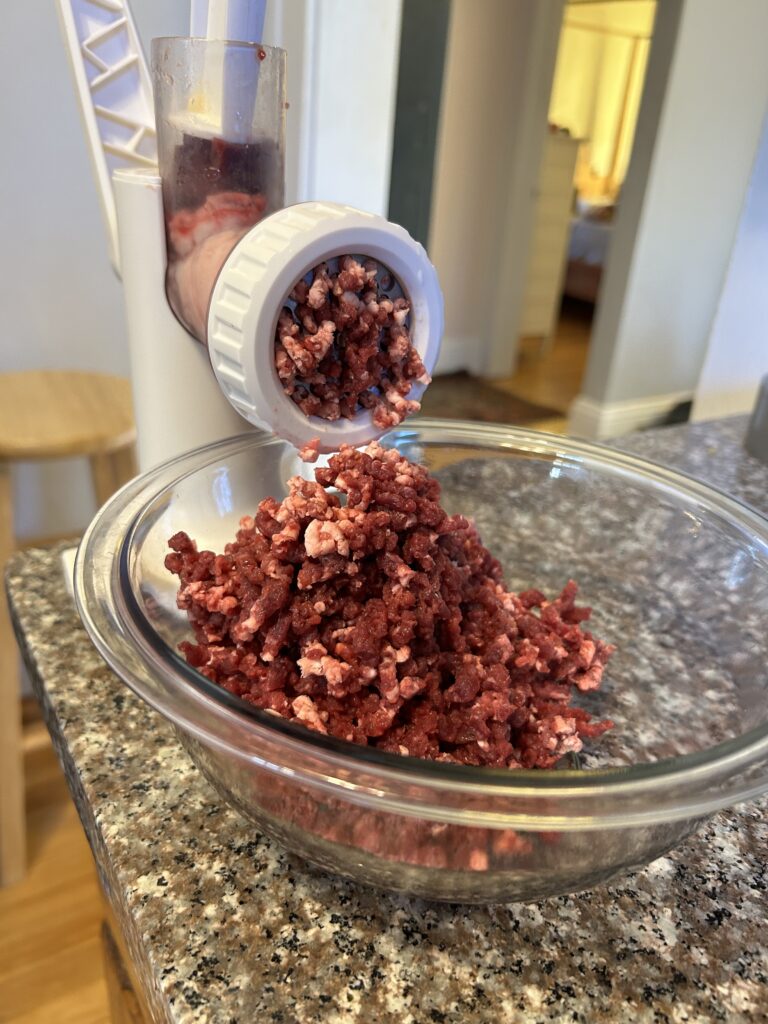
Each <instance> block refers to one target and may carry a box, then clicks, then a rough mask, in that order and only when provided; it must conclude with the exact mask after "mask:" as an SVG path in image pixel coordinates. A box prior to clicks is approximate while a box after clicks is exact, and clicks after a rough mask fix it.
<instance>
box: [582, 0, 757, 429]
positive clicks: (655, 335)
mask: <svg viewBox="0 0 768 1024" xmlns="http://www.w3.org/2000/svg"><path fill="white" fill-rule="evenodd" d="M677 7H679V4H678V3H675V2H667V3H662V4H660V5H659V13H658V18H657V23H656V30H655V39H654V45H653V47H652V50H651V57H650V62H649V69H648V76H647V79H646V82H647V83H648V88H647V90H646V95H645V96H644V99H643V104H642V107H641V112H640V117H639V120H638V130H637V135H636V142H635V152H634V154H633V158H632V162H631V164H630V168H629V172H628V176H627V180H626V183H625V187H624V191H623V195H622V203H621V208H620V211H619V216H618V220H617V223H616V228H615V232H614V237H613V240H612V243H611V250H610V256H609V262H608V267H607V272H606V276H605V280H604V285H603V290H602V294H601V297H600V298H601V301H600V304H599V308H598V315H597V320H596V324H595V328H594V331H593V336H592V344H591V350H590V357H589V364H588V368H587V373H586V377H585V381H584V384H583V388H582V391H583V394H582V396H581V397H580V398H579V399H577V402H576V404H575V406H574V410H573V415H572V420H571V424H572V429H574V431H576V432H579V433H582V434H591V435H595V434H599V435H603V436H604V435H605V434H606V433H609V432H615V428H616V427H617V425H619V424H620V423H621V424H623V425H625V426H626V427H627V428H630V427H634V426H637V425H640V421H641V420H642V417H643V415H646V414H647V416H648V417H649V418H650V420H651V421H652V420H653V419H654V418H655V417H656V416H657V415H658V414H659V413H661V412H663V411H664V407H665V404H666V405H671V404H674V402H675V401H677V400H679V399H680V398H681V397H690V396H691V395H692V393H693V390H694V388H695V385H696V381H697V379H698V375H699V371H700V369H701V365H702V362H703V359H704V353H705V348H706V342H707V338H708V335H709V331H710V327H711V324H712V321H713V318H714V314H715V308H716V304H717V299H718V296H719V294H720V290H721V287H722V283H723V280H724V276H725V271H726V268H727V265H728V258H729V254H730V250H731V245H732V243H733V238H734V235H735V231H736V225H737V223H738V218H739V213H740V210H741V206H742V202H743V200H744V194H745V190H746V187H747V183H748V181H749V175H750V171H751V167H752V162H753V159H754V155H755V152H756V149H757V144H758V139H759V136H760V130H761V125H762V119H763V115H764V112H765V108H766V100H768V62H767V61H766V60H765V53H764V50H765V45H764V44H765V39H766V38H768V4H766V3H765V2H764V0H740V2H739V3H738V4H723V3H722V2H721V0H684V2H683V3H682V12H681V15H680V21H679V27H678V31H677V36H676V39H675V40H674V48H673V52H672V55H671V63H669V61H668V60H667V59H666V58H667V56H668V55H667V54H666V53H665V50H666V48H668V47H669V45H670V43H671V42H672V40H670V39H669V37H668V36H669V32H670V31H672V32H674V21H675V14H676V11H675V8H677ZM667 75H668V80H667V88H666V91H664V89H663V86H664V80H665V79H666V78H667ZM622 403H624V404H625V405H626V406H627V413H628V418H626V419H622V415H623V414H622V412H621V405H622ZM606 410H607V412H606ZM632 410H634V412H633V411H632ZM642 410H645V412H642ZM633 416H634V417H635V418H634V420H633ZM637 416H640V421H638V420H637Z"/></svg>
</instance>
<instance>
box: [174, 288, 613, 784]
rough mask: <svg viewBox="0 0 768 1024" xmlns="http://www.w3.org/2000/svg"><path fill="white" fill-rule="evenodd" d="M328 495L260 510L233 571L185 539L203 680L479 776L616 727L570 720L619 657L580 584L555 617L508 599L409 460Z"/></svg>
mask: <svg viewBox="0 0 768 1024" xmlns="http://www.w3.org/2000/svg"><path fill="white" fill-rule="evenodd" d="M351 272H352V271H351V270H350V273H351ZM315 478H316V479H315V481H308V480H304V479H302V478H300V477H295V478H294V479H292V480H290V481H289V485H288V486H289V494H288V497H287V498H285V500H284V501H283V502H282V503H279V502H277V501H276V500H275V499H273V498H267V499H265V500H264V501H262V502H261V504H260V505H259V507H258V509H257V511H256V514H255V516H253V517H249V516H247V517H245V518H244V519H242V520H241V523H240V529H239V531H238V533H237V537H236V539H235V540H234V541H233V542H232V543H230V544H228V545H227V546H226V548H225V551H224V553H223V554H219V555H217V554H214V553H213V552H211V551H198V550H197V549H196V546H195V544H194V542H193V541H191V540H190V538H189V537H188V536H187V535H186V534H184V533H178V534H176V535H175V536H174V537H172V538H171V540H170V542H169V543H170V547H171V548H172V553H171V554H169V555H168V556H167V557H166V562H165V564H166V566H167V568H168V569H169V570H170V571H171V572H173V573H175V574H177V575H178V576H179V578H180V581H181V585H180V589H179V592H178V604H179V607H180V608H183V609H184V610H185V611H186V612H187V614H188V616H189V620H190V622H191V624H192V628H193V630H194V634H195V640H196V642H195V643H190V642H185V643H183V644H182V645H181V649H182V651H183V653H184V655H185V656H186V658H187V660H188V661H189V663H190V664H191V665H193V666H195V667H196V668H197V669H198V670H199V671H200V672H202V673H203V674H204V675H206V676H207V677H208V678H210V679H212V680H213V681H214V682H216V683H218V684H219V685H220V686H222V687H223V688H224V689H226V690H228V691H229V692H230V693H233V694H236V695H238V696H240V697H242V699H243V700H245V701H248V702H249V703H251V704H254V705H255V706H257V707H259V708H263V709H265V710H268V711H272V712H275V713H277V714H279V715H281V716H283V717H285V718H288V719H294V720H296V721H298V722H301V723H303V724H304V725H305V726H306V727H308V728H310V729H315V730H317V731H319V732H322V733H327V734H329V735H331V736H335V737H337V738H339V739H343V740H349V741H352V742H355V743H361V744H369V745H371V746H375V747H378V748H379V749H382V750H386V751H390V752H392V753H396V754H409V755H411V756H413V757H421V758H432V759H436V760H440V761H450V762H457V763H460V764H466V765H477V766H493V767H507V768H519V767H523V768H551V767H553V766H554V765H555V764H556V763H557V761H558V760H559V759H560V758H561V757H562V756H563V755H564V754H566V753H568V752H570V751H578V750H579V749H581V746H582V742H583V740H584V738H586V737H594V736H598V735H600V734H601V733H602V732H604V731H605V730H606V729H608V728H610V726H611V724H612V723H611V722H608V721H603V722H593V721H591V719H590V715H589V714H588V713H587V712H586V711H584V710H582V709H580V708H575V707H572V706H571V705H570V699H571V696H572V694H573V692H574V691H579V690H581V691H586V690H593V689H595V688H597V687H598V686H599V684H600V679H601V676H602V674H603V668H604V666H605V663H606V661H607V659H608V658H609V656H610V654H611V653H612V651H613V648H612V647H611V646H610V645H608V644H605V643H603V642H602V641H600V640H598V639H596V638H595V637H593V636H592V635H591V634H590V633H588V632H586V631H585V630H584V629H583V628H582V626H581V623H582V622H583V621H584V620H585V619H587V618H588V617H589V609H586V608H579V607H577V606H576V605H575V597H576V590H577V588H576V584H575V583H573V582H572V581H571V582H568V583H567V584H566V586H565V588H564V589H563V591H562V593H561V594H560V596H559V597H557V598H556V599H555V600H553V601H548V600H547V599H546V598H545V596H544V595H543V594H542V593H540V592H539V591H536V590H528V591H525V592H524V593H521V594H514V593H511V592H509V591H507V590H506V588H505V586H504V583H503V580H502V573H501V567H500V565H499V563H498V562H497V561H496V560H495V559H494V558H493V557H492V555H491V554H490V553H489V552H488V551H487V549H486V548H485V547H483V545H482V543H481V541H480V538H479V536H478V534H477V531H476V530H475V528H474V527H473V525H472V524H471V523H470V522H468V521H467V520H466V519H465V518H464V517H462V516H460V515H454V516H449V515H448V514H447V513H446V512H445V511H444V510H443V509H442V508H441V506H440V487H439V484H438V482H437V481H436V480H435V479H434V478H432V477H431V476H430V475H429V473H428V472H427V470H426V469H425V468H424V467H422V466H419V465H416V464H413V463H410V462H409V461H408V460H407V459H405V458H403V457H402V456H401V455H400V454H399V453H398V452H397V451H395V450H386V449H384V448H382V447H381V446H380V445H379V444H377V443H374V444H372V445H370V446H369V447H368V448H367V450H366V451H357V450H355V449H353V448H351V447H348V446H344V447H343V448H342V449H341V451H340V452H339V453H338V454H336V455H334V456H333V457H332V458H331V459H330V460H329V464H328V466H327V467H323V468H318V469H316V470H315ZM328 488H335V489H336V491H337V492H340V493H341V494H343V495H344V496H345V497H346V502H345V504H342V502H341V500H340V498H339V497H338V496H337V494H336V493H331V491H330V490H328Z"/></svg>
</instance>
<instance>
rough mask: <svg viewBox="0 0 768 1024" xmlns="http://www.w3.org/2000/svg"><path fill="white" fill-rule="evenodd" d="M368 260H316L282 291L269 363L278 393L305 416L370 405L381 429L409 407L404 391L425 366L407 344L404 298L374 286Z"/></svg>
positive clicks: (348, 412)
mask: <svg viewBox="0 0 768 1024" xmlns="http://www.w3.org/2000/svg"><path fill="white" fill-rule="evenodd" d="M386 276H389V275H386ZM380 278H381V272H380V270H379V267H378V265H377V264H376V263H375V262H374V261H373V260H364V261H363V262H362V263H360V262H359V261H358V260H356V259H355V258H354V257H353V256H342V257H340V258H339V268H338V271H337V272H332V271H331V270H330V269H329V267H328V264H326V263H321V264H320V266H318V267H315V268H314V270H313V271H312V273H311V281H308V280H306V279H304V278H302V279H301V280H300V281H299V282H297V284H296V285H295V287H294V288H293V290H292V292H291V293H290V295H289V301H290V305H286V306H285V307H284V309H283V310H282V312H281V313H280V316H279V318H278V323H277V329H276V332H275V366H276V368H277V373H278V376H279V378H280V382H281V383H282V385H283V389H284V391H285V393H286V394H287V395H288V396H290V398H291V399H293V401H294V402H295V403H296V405H298V407H299V408H300V409H301V410H302V412H304V413H306V414H307V415H308V416H320V417H321V418H322V419H326V420H334V421H335V420H338V419H342V418H346V419H351V418H352V417H353V416H355V415H356V414H357V413H358V412H360V410H361V409H370V410H371V414H372V418H373V422H374V423H375V424H376V426H377V427H380V428H382V429H386V428H387V427H392V426H395V425H396V424H398V423H400V422H402V420H404V419H405V417H406V416H407V415H409V413H412V412H417V411H418V409H419V403H418V402H417V401H415V400H414V399H409V398H408V397H407V396H408V394H409V392H410V391H411V389H412V387H413V385H414V383H416V382H418V383H421V384H425V385H426V384H428V383H429V381H430V377H429V374H428V373H427V371H426V369H425V368H424V364H423V363H422V361H421V358H420V356H419V354H418V352H417V351H416V349H415V348H414V347H413V345H412V344H411V338H410V334H409V331H408V323H407V320H408V314H409V313H410V307H409V305H408V300H407V299H405V298H403V297H402V296H400V297H398V298H395V299H391V298H389V297H388V296H387V295H386V294H384V292H383V290H382V285H383V286H384V287H385V288H387V289H388V288H389V287H390V285H391V283H392V282H391V280H385V281H383V282H382V281H381V279H380Z"/></svg>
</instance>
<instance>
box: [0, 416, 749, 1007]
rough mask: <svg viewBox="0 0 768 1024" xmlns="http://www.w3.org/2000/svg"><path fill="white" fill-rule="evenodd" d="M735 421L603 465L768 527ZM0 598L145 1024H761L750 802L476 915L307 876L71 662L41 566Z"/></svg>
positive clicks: (61, 618) (19, 566)
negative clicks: (594, 883) (117, 925)
mask: <svg viewBox="0 0 768 1024" xmlns="http://www.w3.org/2000/svg"><path fill="white" fill-rule="evenodd" d="M744 429H745V420H744V419H734V420H727V421H723V422H720V423H714V424H701V425H698V426H695V427H692V428H689V427H681V428H669V429H666V430H662V431H654V432H650V433H648V434H645V435H640V436H635V437H632V438H630V439H627V438H625V439H622V442H621V444H622V446H623V447H627V448H631V450H633V451H636V452H638V453H639V454H642V455H645V456H647V457H650V458H655V459H657V460H658V461H664V462H666V463H669V464H672V465H674V466H676V467H679V468H681V469H684V470H685V471H687V472H689V473H692V474H694V475H698V476H700V477H702V478H704V479H707V480H709V481H710V482H712V483H714V484H716V485H717V486H719V487H721V488H723V489H725V490H728V491H730V492H731V493H733V494H734V495H736V496H737V497H739V498H741V499H742V500H745V501H747V502H749V503H751V504H753V505H754V506H756V507H758V508H761V509H762V511H764V512H768V467H764V466H761V465H760V464H758V463H757V462H755V461H753V460H751V459H749V458H748V456H746V455H745V454H744V452H743V450H742V448H741V439H742V437H743V433H744ZM8 586H9V592H10V597H11V604H12V610H13V615H14V619H15V622H16V625H17V628H18V630H19V633H20V638H21V641H22V644H23V647H24V648H25V656H26V658H27V661H28V663H29V665H30V668H31V670H32V676H33V679H34V685H35V689H36V692H37V695H38V697H39V698H40V700H41V703H42V705H43V708H44V712H45V715H46V718H47V721H48V725H49V728H50V729H51V732H52V734H53V737H54V741H55V743H56V746H57V749H58V751H59V755H60V757H61V759H62V761H63V763H64V766H65V769H66V773H67V776H68V779H69V783H70V786H71V788H72V791H73V793H74V796H75V800H76V802H77V805H78V808H79V810H80V815H81V817H82V820H83V824H84V826H85V829H86V831H87V833H88V837H89V840H90V842H91V845H92V847H93V849H94V852H95V855H96V859H97V862H98V866H99V870H100V873H101V877H102V881H103V884H104V886H105V888H106V889H107V891H108V893H109V895H110V898H111V901H112V903H113V905H114V908H115V910H116V912H117V915H118V917H119V919H120V922H121V924H122V927H123V929H124V934H125V937H126V940H127V942H128V944H129V946H130V948H131V950H132V953H133V956H134V960H135V962H136V966H137V968H138V970H139V972H140V974H141V976H142V978H143V980H144V983H145V986H146V990H145V994H146V996H147V999H148V1001H149V1003H150V1005H151V1006H152V1008H153V1013H154V1015H155V1018H156V1020H157V1021H163V1022H165V1021H169V1022H179V1024H181V1022H184V1024H192V1022H201V1021H206V1022H215V1024H219V1022H220V1024H245V1022H248V1024H257V1022H258V1024H261V1022H262V1021H263V1022H276V1024H278V1022H279V1024H293V1022H296V1024H320V1022H322V1024H333V1022H334V1021H365V1022H379V1021H381V1022H388V1021H393V1022H394V1021H397V1022H403V1024H409V1022H421V1021H425V1022H432V1021H446V1022H454V1021H456V1022H463V1021H470V1022H474V1021H477V1022H486V1021H488V1022H491V1021H493V1022H494V1024H497V1022H517V1021H520V1022H523V1021H525V1022H536V1021H563V1022H564V1021H577V1022H583V1024H596V1022H603V1021H606V1022H608V1021H611V1022H613V1021H615V1022H623V1021H640V1022H646V1021H647V1022H651V1021H654V1022H655V1021H675V1022H683V1021H686V1022H690V1021H727V1022H753V1021H768V939H766V923H767V922H768V873H767V872H766V864H767V863H768V815H767V814H766V812H767V811H768V801H767V800H762V801H760V802H758V803H754V804H752V805H750V806H748V807H746V808H743V809H740V810H739V811H736V812H728V813H723V814H719V815H718V816H717V817H716V818H715V819H714V820H713V822H712V823H711V824H710V825H709V826H708V827H706V828H705V829H704V831H703V832H701V833H700V834H699V835H698V836H696V837H695V838H693V839H690V840H688V841H687V842H685V843H684V844H683V845H682V846H680V847H679V848H678V849H677V850H676V851H675V852H674V853H672V854H671V855H669V856H666V857H662V858H660V859H659V860H657V861H655V862H654V863H653V864H652V865H650V866H649V867H648V868H646V869H645V870H642V871H639V872H635V873H634V874H632V875H630V876H628V877H626V878H625V879H623V880H622V881H621V882H620V883H619V884H615V885H611V886H604V887H601V888H598V889H595V890H593V891H591V892H588V893H584V894H581V895H579V896H568V897H561V898H558V899H553V900H548V901H543V902H540V903H536V904H530V905H512V906H505V907H495V908H491V909H483V908H465V907H451V906H439V905H430V904H427V903H423V902H419V901H409V900H407V899H404V898H390V897H386V896H382V895H381V894H380V893H376V892H373V891H370V890H365V889H361V888H358V887H356V886H354V885H352V884H350V883H347V882H344V881H340V880H338V879H335V878H332V877H329V876H326V875H324V874H322V873H320V872H319V871H314V870H312V869H308V868H306V867H305V866H304V865H303V864H302V863H301V862H300V861H298V860H297V859H295V858H293V857H291V856H289V855H286V854H284V853H283V852H281V850H280V849H279V848H277V847H276V846H275V845H274V844H273V843H271V842H270V841H268V840H266V839H265V838H264V837H262V836H260V835H259V834H257V833H256V832H255V831H254V830H253V829H252V828H251V827H250V826H249V825H247V824H246V823H245V822H244V821H242V820H241V819H240V818H239V817H238V816H237V815H236V814H235V813H234V812H233V811H231V810H229V808H227V807H226V806H223V805H222V804H221V803H220V802H218V801H217V798H216V797H215V795H214V793H213V791H212V790H211V789H210V788H209V786H208V785H207V783H206V782H205V781H204V780H203V779H202V778H201V777H200V775H199V774H198V772H197V770H196V769H195V768H194V767H193V765H192V764H191V762H190V761H189V759H188V757H187V756H186V754H185V753H184V752H183V751H182V749H181V747H180V746H179V744H178V742H177V741H176V739H175V736H174V733H173V731H172V729H171V728H170V727H169V726H168V725H167V724H166V723H165V722H164V721H163V720H162V719H160V718H159V717H158V716H157V715H155V714H154V713H153V712H152V711H150V710H149V709H148V708H147V707H145V706H144V705H143V704H142V703H141V702H140V701H139V700H138V699H137V698H135V697H134V696H133V695H132V694H131V693H130V692H129V691H128V690H127V689H126V688H125V687H124V686H123V685H122V684H121V683H120V682H119V681H118V680H117V679H116V677H115V676H113V675H112V673H111V672H110V671H109V670H108V669H107V668H106V667H105V665H104V663H103V662H102V661H101V659H100V657H99V656H98V655H97V653H96V651H95V650H94V649H93V648H92V647H91V645H90V643H89V641H88V639H87V637H86V634H85V632H84V631H83V629H82V627H81V626H80V624H79V621H78V619H77V616H76V613H75V611H74V608H73V606H72V604H71V602H70V600H69V598H68V596H67V594H66V591H65V586H64V581H63V579H62V576H61V571H60V559H59V555H58V552H57V551H56V550H55V549H52V550H50V551H31V552H27V553H24V554H22V555H19V556H17V557H16V558H15V559H14V560H13V562H12V563H11V566H10V568H9V574H8Z"/></svg>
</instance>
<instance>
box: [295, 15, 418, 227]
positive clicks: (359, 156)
mask: <svg viewBox="0 0 768 1024" xmlns="http://www.w3.org/2000/svg"><path fill="white" fill-rule="evenodd" d="M280 6H282V7H283V9H284V13H283V14H282V15H281V16H280V18H279V22H280V25H281V28H280V29H279V30H277V29H276V31H280V32H282V35H281V38H280V45H285V46H286V48H287V49H288V78H289V81H290V80H291V79H293V81H294V87H295V88H300V91H301V95H300V97H297V99H298V103H296V102H294V103H292V107H291V110H294V111H297V112H298V117H299V118H300V119H301V122H300V125H297V132H298V134H297V136H296V137H295V138H294V142H293V148H294V152H297V153H298V156H299V165H298V168H297V172H296V180H295V188H296V196H297V198H298V199H329V200H334V201H335V202H341V203H348V204H349V205H350V206H358V207H360V208H361V209H363V210H370V211H371V212H373V213H380V214H383V215H384V216H386V214H387V207H388V205H389V176H390V168H391V164H392V134H393V129H394V118H395V99H396V90H397V67H398V59H399V50H400V22H401V14H402V0H365V2H363V3H361V2H360V0H358V2H356V3H351V2H350V0H284V2H283V4H282V5H280ZM277 24H278V22H277V21H276V26H277ZM302 26H303V32H302ZM299 54H301V56H299ZM299 83H300V85H299ZM299 108H300V109H299ZM289 116H290V111H289ZM289 142H290V139H289ZM291 182H292V175H291V172H290V169H289V173H288V184H289V187H290V185H291Z"/></svg>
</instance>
